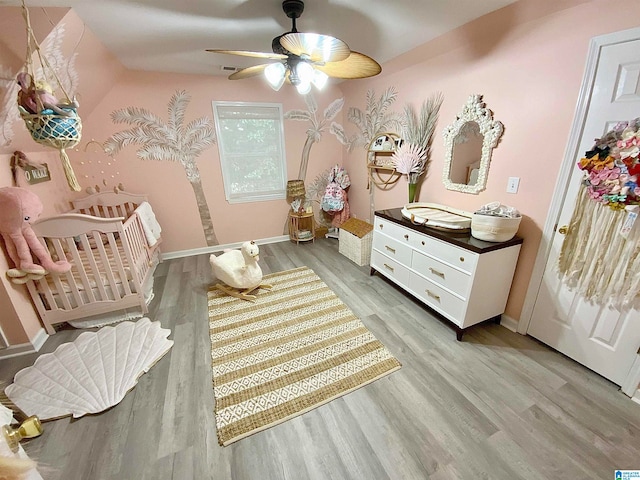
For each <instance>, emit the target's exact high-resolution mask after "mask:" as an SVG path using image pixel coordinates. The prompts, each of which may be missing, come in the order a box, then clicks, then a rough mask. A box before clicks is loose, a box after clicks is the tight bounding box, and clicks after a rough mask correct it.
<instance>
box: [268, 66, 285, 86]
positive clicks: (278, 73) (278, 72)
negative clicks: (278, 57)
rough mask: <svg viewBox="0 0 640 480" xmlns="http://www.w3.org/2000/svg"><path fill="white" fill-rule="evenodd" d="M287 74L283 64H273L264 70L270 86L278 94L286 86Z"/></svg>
mask: <svg viewBox="0 0 640 480" xmlns="http://www.w3.org/2000/svg"><path fill="white" fill-rule="evenodd" d="M286 73H287V69H286V68H285V66H284V65H283V64H282V63H272V64H270V65H269V66H268V67H267V68H265V69H264V76H265V77H266V79H267V82H268V83H269V86H270V87H271V88H273V89H274V90H275V91H276V92H277V91H278V90H280V88H281V87H282V85H283V84H284V79H285V77H286Z"/></svg>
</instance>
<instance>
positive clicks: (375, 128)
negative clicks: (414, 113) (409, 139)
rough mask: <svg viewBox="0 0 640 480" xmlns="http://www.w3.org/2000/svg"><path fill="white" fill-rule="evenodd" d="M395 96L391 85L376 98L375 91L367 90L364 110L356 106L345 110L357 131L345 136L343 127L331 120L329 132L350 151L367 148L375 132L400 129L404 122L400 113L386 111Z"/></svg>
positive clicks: (395, 92)
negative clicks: (356, 148)
mask: <svg viewBox="0 0 640 480" xmlns="http://www.w3.org/2000/svg"><path fill="white" fill-rule="evenodd" d="M397 97H398V92H397V91H396V89H395V88H394V87H393V86H391V87H388V88H387V89H386V90H385V91H384V92H383V93H382V95H380V98H376V93H375V91H373V90H368V91H367V106H366V110H365V111H364V112H363V111H362V110H360V109H359V108H357V107H350V108H349V111H348V112H347V120H349V122H351V123H353V124H354V125H355V126H356V127H358V130H359V131H358V132H357V133H355V134H354V135H352V136H351V137H347V134H346V133H345V131H344V127H343V126H342V125H340V124H338V123H336V122H333V123H332V124H331V129H330V131H331V133H333V134H334V135H335V136H336V138H337V139H338V141H339V142H340V143H342V144H343V145H346V146H347V150H348V151H349V152H350V151H352V150H353V149H354V148H355V147H364V148H368V147H369V144H370V143H371V140H373V137H374V135H376V134H377V133H380V132H393V131H401V130H402V126H403V124H404V121H403V117H402V115H401V114H400V113H397V112H387V110H388V109H389V107H390V106H391V105H392V104H393V102H395V100H396V98H397Z"/></svg>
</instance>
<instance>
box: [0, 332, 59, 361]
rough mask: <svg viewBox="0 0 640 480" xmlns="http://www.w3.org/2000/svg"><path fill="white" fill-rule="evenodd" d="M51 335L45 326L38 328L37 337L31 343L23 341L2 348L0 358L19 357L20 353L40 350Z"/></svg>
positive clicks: (24, 353)
mask: <svg viewBox="0 0 640 480" xmlns="http://www.w3.org/2000/svg"><path fill="white" fill-rule="evenodd" d="M48 338H49V335H48V334H47V331H46V330H45V329H44V328H41V329H40V330H38V333H36V335H35V337H33V339H32V340H31V342H29V343H21V344H19V345H10V346H8V347H7V348H3V349H2V350H0V360H4V359H5V358H12V357H19V356H20V355H29V354H30V353H37V352H39V351H40V349H41V348H42V346H43V345H44V342H46V341H47V339H48Z"/></svg>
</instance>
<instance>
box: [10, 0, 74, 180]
mask: <svg viewBox="0 0 640 480" xmlns="http://www.w3.org/2000/svg"><path fill="white" fill-rule="evenodd" d="M22 14H23V17H24V20H25V23H26V28H27V55H26V63H25V65H26V70H27V71H26V72H20V73H18V76H17V82H18V85H19V86H20V90H19V91H18V110H19V111H20V116H21V117H22V119H23V120H24V123H25V126H26V127H27V130H28V131H29V133H30V135H31V138H32V139H33V140H34V141H35V142H37V143H39V144H40V145H44V146H46V147H51V148H55V149H56V150H59V151H60V160H61V161H62V167H63V169H64V173H65V176H66V178H67V183H68V184H69V187H70V188H71V189H72V190H74V191H76V192H79V191H80V190H81V188H80V185H79V184H78V180H77V179H76V176H75V173H74V171H73V167H72V166H71V162H70V161H69V157H68V156H67V153H66V152H65V149H67V148H73V147H75V146H76V145H77V144H78V143H79V142H80V138H81V135H82V122H81V120H80V117H79V116H78V112H77V109H78V104H77V102H76V101H75V99H73V100H72V99H71V98H70V97H69V94H68V93H67V92H66V90H65V88H64V87H63V85H62V82H61V80H60V79H59V78H58V75H57V74H56V71H55V69H54V68H53V67H52V66H51V65H50V64H49V62H48V61H47V58H46V57H45V56H44V55H43V54H42V53H41V51H40V45H39V44H38V42H37V40H36V38H35V35H34V33H33V30H32V28H31V21H30V19H29V10H28V9H27V7H26V5H25V3H24V0H23V2H22ZM34 56H36V57H37V59H38V60H39V63H40V70H41V71H42V78H37V77H36V73H35V70H36V69H35V68H34V65H33V57H34ZM48 76H52V77H54V78H55V81H56V84H57V85H58V87H59V90H60V91H61V92H62V93H63V94H64V96H65V98H66V101H58V99H57V98H56V97H55V95H53V91H54V89H53V88H52V87H51V86H50V85H51V84H50V83H49V79H48Z"/></svg>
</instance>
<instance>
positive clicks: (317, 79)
mask: <svg viewBox="0 0 640 480" xmlns="http://www.w3.org/2000/svg"><path fill="white" fill-rule="evenodd" d="M328 79H329V75H327V74H326V73H324V72H321V71H320V70H315V69H314V71H313V80H312V82H313V84H314V85H315V87H316V88H317V89H318V90H322V89H323V88H324V86H325V85H326V84H327V80H328Z"/></svg>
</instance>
